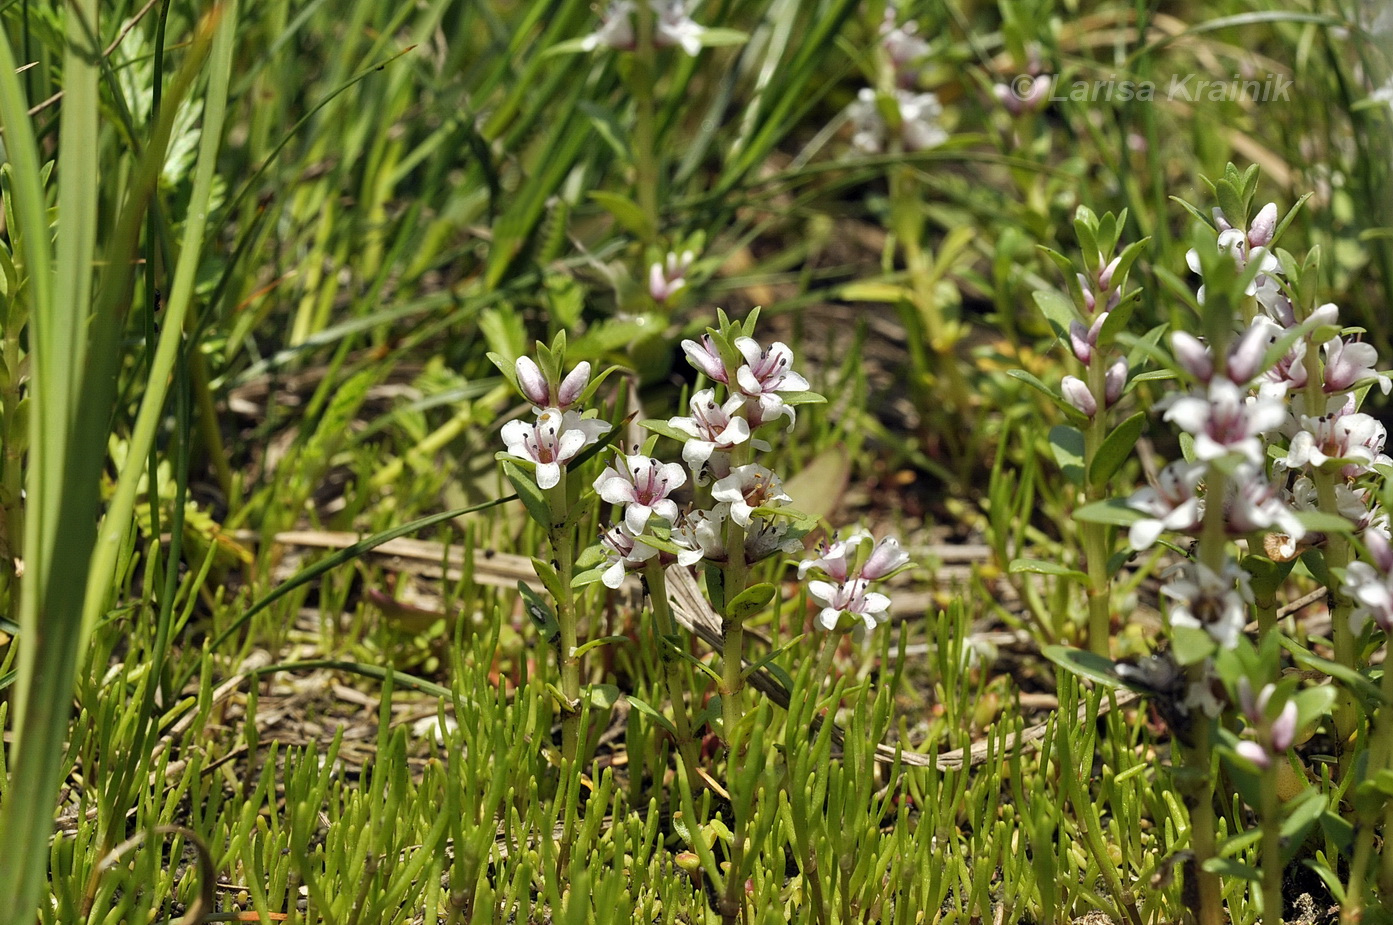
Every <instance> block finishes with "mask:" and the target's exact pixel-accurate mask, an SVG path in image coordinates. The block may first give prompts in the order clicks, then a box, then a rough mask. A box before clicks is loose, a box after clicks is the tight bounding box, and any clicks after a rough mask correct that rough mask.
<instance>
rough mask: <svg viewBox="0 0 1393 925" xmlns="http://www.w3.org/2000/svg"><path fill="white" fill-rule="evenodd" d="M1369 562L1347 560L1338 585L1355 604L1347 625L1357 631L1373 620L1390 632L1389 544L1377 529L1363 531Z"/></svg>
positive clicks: (1392, 566) (1392, 562)
mask: <svg viewBox="0 0 1393 925" xmlns="http://www.w3.org/2000/svg"><path fill="white" fill-rule="evenodd" d="M1364 545H1365V546H1367V547H1369V554H1370V556H1371V557H1372V558H1373V560H1374V561H1373V563H1372V564H1370V563H1368V562H1351V563H1350V564H1349V567H1348V568H1346V569H1345V579H1344V582H1343V583H1342V588H1343V590H1344V592H1345V594H1347V595H1349V596H1350V597H1352V598H1354V600H1355V602H1356V603H1357V604H1358V606H1357V607H1355V609H1354V611H1353V612H1352V613H1350V615H1349V625H1350V629H1351V630H1353V631H1354V632H1356V633H1358V632H1361V631H1362V630H1363V629H1364V624H1365V623H1366V622H1368V621H1369V620H1373V621H1374V622H1375V623H1377V624H1378V627H1379V629H1381V630H1383V631H1384V632H1385V633H1393V546H1390V545H1389V542H1388V539H1387V538H1386V537H1384V536H1383V534H1381V533H1377V532H1374V531H1370V532H1368V533H1366V534H1364Z"/></svg>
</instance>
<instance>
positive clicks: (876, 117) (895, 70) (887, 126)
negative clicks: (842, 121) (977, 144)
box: [846, 5, 948, 154]
mask: <svg viewBox="0 0 1393 925" xmlns="http://www.w3.org/2000/svg"><path fill="white" fill-rule="evenodd" d="M897 15H898V14H897V13H896V11H895V8H894V6H893V5H891V6H889V7H887V8H886V11H885V20H884V22H882V23H881V26H880V37H881V47H882V48H883V49H884V56H883V59H882V60H883V63H884V67H885V69H887V70H888V72H889V74H888V77H889V80H888V82H889V83H890V84H893V85H894V89H893V90H892V91H889V92H885V93H877V92H876V90H875V89H873V88H871V87H863V88H862V89H861V90H860V92H859V93H857V95H856V99H855V100H854V101H852V103H851V104H850V105H848V106H847V108H846V116H847V120H848V121H849V122H850V123H851V126H852V136H851V144H852V146H853V147H855V148H856V149H857V150H859V151H862V152H864V153H866V154H881V153H883V152H886V151H893V150H902V151H927V150H929V149H930V148H936V147H938V146H939V145H941V144H943V143H944V142H945V141H947V140H948V132H947V131H946V130H945V129H944V128H943V126H942V124H941V120H942V116H943V105H942V104H941V103H940V102H939V99H938V97H937V96H936V95H935V94H933V93H920V92H917V91H916V89H915V87H916V85H917V84H918V82H919V74H920V71H921V70H922V68H923V64H924V59H925V58H926V57H927V56H928V53H929V46H928V43H927V42H925V41H924V40H923V39H922V38H920V37H919V24H918V23H916V22H914V21H913V20H906V21H905V22H902V23H898V24H897V23H896V18H897Z"/></svg>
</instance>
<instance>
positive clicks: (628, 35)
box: [581, 0, 706, 56]
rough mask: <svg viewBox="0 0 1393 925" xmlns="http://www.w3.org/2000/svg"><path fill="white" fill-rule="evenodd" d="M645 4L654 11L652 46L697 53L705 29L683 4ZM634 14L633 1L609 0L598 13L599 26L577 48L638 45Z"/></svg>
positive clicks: (669, 0) (670, 0) (651, 0)
mask: <svg viewBox="0 0 1393 925" xmlns="http://www.w3.org/2000/svg"><path fill="white" fill-rule="evenodd" d="M648 5H649V7H650V8H652V10H653V12H654V14H655V20H654V23H653V44H654V45H655V46H657V47H659V48H662V47H665V46H679V47H681V49H682V50H683V51H685V52H686V53H687V54H689V55H692V56H696V55H697V54H698V53H700V51H701V40H702V36H703V35H705V33H706V30H705V29H703V28H702V27H701V26H699V25H697V24H696V23H695V22H693V21H692V19H691V17H690V16H689V15H688V14H687V8H686V4H685V3H683V2H681V0H648ZM637 13H638V8H637V4H635V3H634V2H633V0H613V2H611V3H610V5H609V6H608V7H607V8H606V9H605V12H604V13H602V14H601V16H600V28H599V29H597V30H595V32H593V33H591V34H590V35H587V36H586V37H585V40H584V41H583V42H582V43H581V48H582V49H584V50H585V51H594V50H595V49H597V48H601V47H604V48H613V49H616V50H618V51H633V50H634V49H635V48H636V47H637V46H638V37H637V34H636V33H635V22H634V20H635V17H636V15H637Z"/></svg>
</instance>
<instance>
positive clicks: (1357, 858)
mask: <svg viewBox="0 0 1393 925" xmlns="http://www.w3.org/2000/svg"><path fill="white" fill-rule="evenodd" d="M1389 704H1393V671H1384V673H1383V706H1381V707H1380V708H1379V713H1378V729H1377V731H1376V732H1375V734H1374V735H1371V736H1369V767H1368V771H1367V772H1366V774H1365V778H1364V779H1365V780H1370V779H1372V778H1373V777H1374V776H1375V775H1376V774H1378V773H1380V772H1381V771H1383V770H1385V769H1387V768H1389V767H1390V766H1391V765H1393V712H1391V711H1390V710H1389V706H1388V705H1389ZM1390 832H1393V805H1390V806H1389V807H1388V808H1386V809H1385V810H1384V819H1383V833H1384V838H1385V839H1386V838H1387V836H1388V833H1390ZM1375 834H1376V832H1375V826H1374V825H1373V823H1372V820H1369V819H1361V820H1360V824H1359V835H1358V837H1357V838H1356V839H1355V844H1354V860H1353V861H1352V862H1351V863H1350V868H1349V880H1348V881H1347V885H1346V887H1345V901H1344V903H1343V904H1342V905H1341V908H1340V922H1341V925H1355V923H1357V922H1359V921H1360V920H1361V917H1362V916H1363V912H1364V881H1365V878H1366V877H1367V875H1368V872H1369V866H1370V861H1371V859H1372V857H1373V849H1374V836H1375ZM1390 857H1393V851H1388V850H1385V851H1384V852H1383V857H1382V859H1381V862H1380V870H1379V892H1380V893H1381V894H1382V896H1383V898H1384V900H1388V899H1389V898H1391V897H1393V861H1390Z"/></svg>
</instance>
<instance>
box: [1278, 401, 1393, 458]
mask: <svg viewBox="0 0 1393 925" xmlns="http://www.w3.org/2000/svg"><path fill="white" fill-rule="evenodd" d="M1354 407H1355V405H1354V396H1353V395H1350V396H1349V397H1348V398H1347V399H1346V400H1345V401H1344V402H1342V403H1341V404H1339V405H1338V406H1334V403H1333V402H1332V408H1331V410H1328V411H1327V412H1326V413H1325V414H1323V415H1321V416H1320V417H1311V416H1309V415H1304V414H1303V415H1300V416H1299V417H1298V418H1297V422H1298V425H1299V427H1300V429H1299V430H1298V431H1297V432H1296V433H1295V434H1293V435H1292V438H1291V444H1290V446H1289V447H1288V449H1287V455H1286V457H1285V458H1284V459H1282V460H1279V461H1278V462H1279V464H1281V465H1283V466H1286V467H1287V468H1288V469H1300V468H1302V467H1303V466H1310V467H1311V468H1313V469H1319V468H1320V467H1321V466H1323V465H1325V464H1326V463H1328V462H1330V461H1332V460H1337V459H1339V460H1345V463H1344V465H1343V466H1342V467H1341V469H1340V473H1341V475H1343V476H1344V477H1345V478H1346V479H1355V478H1358V477H1359V476H1361V475H1363V474H1364V473H1366V472H1369V471H1371V470H1372V469H1373V467H1374V466H1375V465H1379V464H1384V465H1387V464H1389V463H1390V460H1389V458H1388V457H1387V456H1385V455H1384V454H1383V446H1384V442H1385V441H1386V440H1387V438H1388V431H1387V430H1386V429H1385V428H1384V426H1383V425H1382V424H1381V423H1379V421H1378V419H1376V418H1374V417H1371V416H1370V415H1367V414H1361V413H1359V412H1356V411H1355V410H1354Z"/></svg>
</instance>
